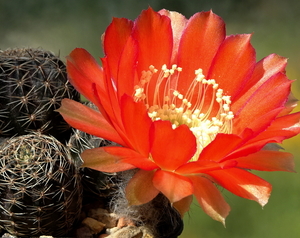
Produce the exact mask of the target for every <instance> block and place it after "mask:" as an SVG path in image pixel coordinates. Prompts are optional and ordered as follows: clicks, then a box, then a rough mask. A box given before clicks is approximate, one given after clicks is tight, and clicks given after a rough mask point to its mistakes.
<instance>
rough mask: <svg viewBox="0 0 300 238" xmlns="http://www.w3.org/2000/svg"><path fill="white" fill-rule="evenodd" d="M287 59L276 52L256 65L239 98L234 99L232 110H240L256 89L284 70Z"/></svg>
mask: <svg viewBox="0 0 300 238" xmlns="http://www.w3.org/2000/svg"><path fill="white" fill-rule="evenodd" d="M286 64H287V59H286V58H284V57H281V56H279V55H276V54H271V55H269V56H267V57H265V58H263V59H262V60H261V61H259V62H258V63H257V64H256V65H255V69H254V71H253V74H252V77H251V78H250V79H249V81H247V83H246V84H245V86H244V89H243V90H242V92H241V93H240V96H239V98H238V99H236V100H234V102H233V103H232V105H231V110H233V111H239V109H240V108H242V106H243V105H244V104H245V103H247V101H248V100H249V98H250V97H251V96H252V94H254V92H255V91H256V90H258V89H259V87H260V86H262V84H263V83H265V82H266V81H267V80H268V79H269V78H271V77H272V76H273V75H275V74H277V73H279V72H282V73H283V72H284V70H285V67H286Z"/></svg>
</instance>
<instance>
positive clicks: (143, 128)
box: [121, 95, 152, 157]
mask: <svg viewBox="0 0 300 238" xmlns="http://www.w3.org/2000/svg"><path fill="white" fill-rule="evenodd" d="M121 118H122V121H123V125H124V129H125V131H126V136H127V138H128V144H129V145H130V146H131V148H134V149H135V150H136V151H138V152H139V153H140V154H141V155H143V156H145V157H148V156H149V150H150V147H149V146H150V143H149V131H150V127H151V124H152V121H151V119H150V117H149V116H148V112H147V109H146V106H145V104H143V103H142V102H134V100H133V98H132V97H130V96H128V95H124V96H123V97H122V98H121Z"/></svg>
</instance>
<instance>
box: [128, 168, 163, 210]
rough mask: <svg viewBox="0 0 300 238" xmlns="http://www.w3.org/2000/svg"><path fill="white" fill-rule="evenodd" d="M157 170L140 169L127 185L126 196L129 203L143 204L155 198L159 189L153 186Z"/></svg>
mask: <svg viewBox="0 0 300 238" xmlns="http://www.w3.org/2000/svg"><path fill="white" fill-rule="evenodd" d="M154 173H155V171H154V170H152V171H145V170H139V171H138V172H137V173H136V174H135V175H134V176H133V177H132V179H131V180H130V181H129V183H128V185H127V186H126V190H125V192H126V198H127V200H128V204H129V205H141V204H144V203H147V202H150V201H151V200H152V199H154V198H155V197H156V196H157V195H158V193H159V191H158V190H157V189H156V188H155V187H154V186H153V183H152V179H153V175H154Z"/></svg>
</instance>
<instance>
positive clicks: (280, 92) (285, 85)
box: [233, 73, 292, 134]
mask: <svg viewBox="0 0 300 238" xmlns="http://www.w3.org/2000/svg"><path fill="white" fill-rule="evenodd" d="M291 83H292V81H290V80H288V79H287V78H286V76H285V75H284V74H282V73H278V74H276V75H274V76H273V77H271V78H270V79H268V80H267V81H266V82H265V83H264V84H263V85H262V86H261V87H260V88H259V89H258V90H257V91H256V92H255V94H254V95H252V97H251V98H250V99H249V100H248V102H247V104H246V105H245V106H244V107H243V108H241V109H240V112H237V118H236V119H235V120H234V126H233V128H234V131H233V133H234V134H237V133H239V132H240V131H242V130H243V129H244V128H246V127H248V125H249V124H251V122H252V121H253V118H257V117H260V116H261V115H264V114H265V113H268V112H270V111H272V110H274V109H277V108H279V107H283V106H284V104H285V102H286V101H287V98H288V95H289V93H290V87H291Z"/></svg>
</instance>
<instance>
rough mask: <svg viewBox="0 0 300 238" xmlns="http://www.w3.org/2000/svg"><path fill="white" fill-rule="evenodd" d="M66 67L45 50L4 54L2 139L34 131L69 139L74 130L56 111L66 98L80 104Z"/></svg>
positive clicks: (0, 59) (0, 67)
mask: <svg viewBox="0 0 300 238" xmlns="http://www.w3.org/2000/svg"><path fill="white" fill-rule="evenodd" d="M79 97H80V96H79V93H78V92H76V90H75V89H74V88H73V86H71V84H70V83H69V82H68V80H67V74H66V67H65V64H64V63H63V62H62V61H61V60H60V59H59V58H58V57H56V56H54V55H53V54H52V53H50V52H48V51H43V50H41V49H9V50H5V51H0V136H2V137H9V136H14V135H23V134H27V133H30V132H32V131H38V132H41V133H43V134H50V135H53V136H54V137H56V138H57V139H59V140H60V141H61V142H65V141H67V140H68V138H69V136H70V132H71V130H70V127H69V126H68V124H67V123H66V122H65V121H64V120H63V118H62V117H61V116H60V114H59V113H58V112H56V111H54V110H55V109H57V108H59V106H60V102H61V100H62V99H63V98H71V99H74V100H76V101H79Z"/></svg>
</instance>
